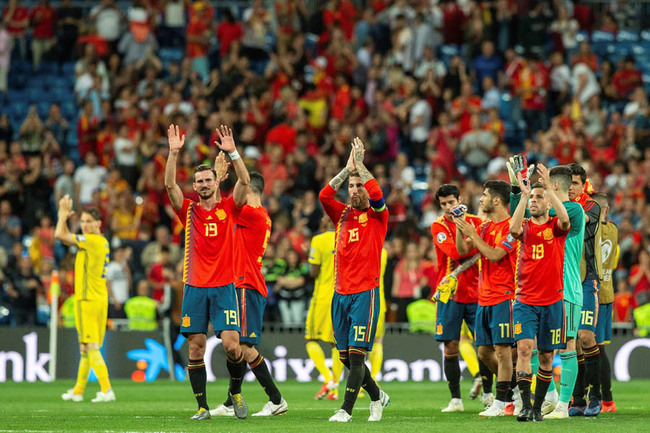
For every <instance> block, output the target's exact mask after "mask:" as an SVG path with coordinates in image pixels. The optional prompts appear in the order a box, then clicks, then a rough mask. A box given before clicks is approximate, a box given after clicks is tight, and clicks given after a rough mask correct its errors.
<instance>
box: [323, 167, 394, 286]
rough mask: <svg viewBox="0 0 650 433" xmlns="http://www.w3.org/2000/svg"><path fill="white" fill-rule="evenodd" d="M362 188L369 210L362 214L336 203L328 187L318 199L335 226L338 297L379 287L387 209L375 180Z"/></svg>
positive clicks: (335, 280)
mask: <svg viewBox="0 0 650 433" xmlns="http://www.w3.org/2000/svg"><path fill="white" fill-rule="evenodd" d="M364 186H365V188H366V190H367V191H368V196H369V198H370V207H369V208H368V209H365V210H363V211H358V210H356V209H354V208H353V207H352V206H350V205H346V204H343V203H341V202H340V201H338V200H336V199H335V198H334V194H336V191H335V190H334V188H332V187H331V186H330V185H329V184H327V185H326V186H325V188H323V189H322V190H321V192H320V195H319V196H318V198H319V199H320V202H321V204H322V205H323V209H324V210H325V212H326V213H327V215H328V216H329V217H330V219H331V220H332V222H333V223H334V225H335V226H336V236H335V239H334V249H335V254H334V290H336V291H337V292H338V293H340V294H342V295H351V294H354V293H361V292H365V291H367V290H372V289H374V288H375V287H379V276H380V273H381V249H382V248H383V246H384V239H385V238H386V231H387V229H388V208H387V207H386V205H385V204H384V202H383V195H382V192H381V188H380V187H379V183H377V181H376V180H375V179H370V180H369V181H368V182H366V184H365V185H364ZM376 206H379V207H376Z"/></svg>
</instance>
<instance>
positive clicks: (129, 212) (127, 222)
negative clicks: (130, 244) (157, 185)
mask: <svg viewBox="0 0 650 433" xmlns="http://www.w3.org/2000/svg"><path fill="white" fill-rule="evenodd" d="M141 220H142V205H141V204H136V203H135V200H134V199H133V195H132V194H131V190H130V189H123V190H122V191H120V192H119V193H118V194H117V203H116V206H115V209H114V210H113V215H112V216H111V225H110V227H111V231H112V232H113V236H114V237H116V238H118V239H122V240H136V239H137V237H138V230H139V229H140V221H141Z"/></svg>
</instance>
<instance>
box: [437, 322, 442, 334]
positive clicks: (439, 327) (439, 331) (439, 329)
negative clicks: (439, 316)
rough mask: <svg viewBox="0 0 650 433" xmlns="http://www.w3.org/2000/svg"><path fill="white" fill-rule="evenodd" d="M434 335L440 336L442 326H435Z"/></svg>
mask: <svg viewBox="0 0 650 433" xmlns="http://www.w3.org/2000/svg"><path fill="white" fill-rule="evenodd" d="M436 334H438V335H442V324H438V326H436Z"/></svg>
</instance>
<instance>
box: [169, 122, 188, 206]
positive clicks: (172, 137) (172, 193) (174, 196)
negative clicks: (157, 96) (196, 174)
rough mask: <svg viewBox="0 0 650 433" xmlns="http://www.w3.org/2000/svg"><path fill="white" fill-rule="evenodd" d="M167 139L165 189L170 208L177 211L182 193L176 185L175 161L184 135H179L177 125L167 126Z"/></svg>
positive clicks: (181, 204)
mask: <svg viewBox="0 0 650 433" xmlns="http://www.w3.org/2000/svg"><path fill="white" fill-rule="evenodd" d="M167 139H168V140H169V155H168V156H167V165H165V188H167V195H168V196H169V201H170V202H171V204H172V207H173V208H174V209H176V210H178V209H181V208H182V207H183V191H182V190H181V187H180V186H178V184H177V183H176V161H178V153H179V152H180V151H181V149H182V148H183V144H184V143H185V135H184V134H183V135H182V136H181V135H180V131H179V128H178V125H169V129H167Z"/></svg>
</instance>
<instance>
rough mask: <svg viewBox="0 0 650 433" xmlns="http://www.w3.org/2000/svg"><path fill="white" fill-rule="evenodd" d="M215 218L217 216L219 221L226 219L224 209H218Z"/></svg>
mask: <svg viewBox="0 0 650 433" xmlns="http://www.w3.org/2000/svg"><path fill="white" fill-rule="evenodd" d="M217 218H219V221H223V220H225V219H226V211H225V210H223V209H219V210H218V211H217Z"/></svg>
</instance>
